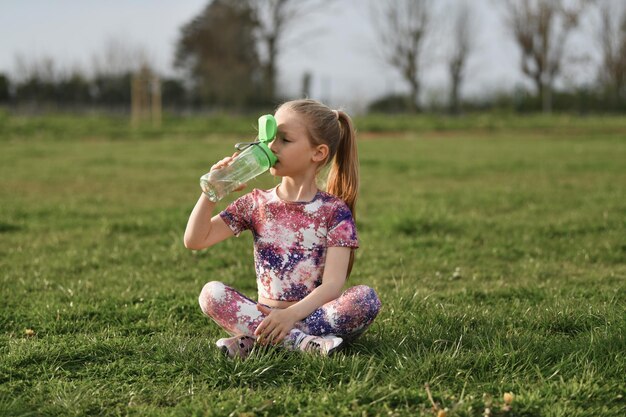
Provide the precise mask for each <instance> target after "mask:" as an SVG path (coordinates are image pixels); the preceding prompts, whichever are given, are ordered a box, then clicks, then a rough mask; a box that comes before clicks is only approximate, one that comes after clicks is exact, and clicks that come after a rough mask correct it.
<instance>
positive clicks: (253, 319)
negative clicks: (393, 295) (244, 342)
mask: <svg viewBox="0 0 626 417" xmlns="http://www.w3.org/2000/svg"><path fill="white" fill-rule="evenodd" d="M199 302H200V308H201V309H202V312H204V314H206V315H207V316H209V317H210V318H212V319H213V320H214V321H215V322H216V323H217V324H218V325H219V326H220V327H221V328H222V329H224V330H226V331H227V332H228V333H230V334H231V335H233V336H240V335H245V336H250V337H253V338H254V337H255V336H254V331H255V330H256V328H257V327H258V325H259V324H261V322H262V321H263V319H264V318H265V315H264V314H263V313H261V312H260V311H258V310H257V308H256V305H257V303H256V301H253V300H251V299H250V298H248V297H246V296H245V295H243V294H241V293H240V292H239V291H237V290H235V289H233V288H231V287H228V286H226V285H224V284H223V283H221V282H218V281H211V282H209V283H207V284H206V285H205V286H204V288H202V292H201V293H200V297H199ZM379 309H380V300H379V299H378V295H377V294H376V292H375V291H374V290H373V289H371V288H370V287H367V286H365V285H357V286H355V287H351V288H348V289H347V290H346V291H344V293H343V294H341V296H339V298H337V299H335V300H333V301H330V302H328V303H326V304H324V305H323V306H321V307H320V308H318V309H317V310H315V311H314V312H313V313H311V314H310V315H308V316H307V317H305V318H304V319H303V320H302V321H298V322H296V325H295V328H294V329H293V330H291V332H290V333H289V335H287V337H285V340H284V345H285V346H286V347H288V348H293V346H294V344H295V343H296V341H297V340H301V338H302V337H303V336H306V335H314V336H322V335H327V334H334V335H336V336H340V337H342V338H344V339H346V340H353V339H355V338H356V337H358V336H359V335H360V334H361V333H363V332H364V331H365V330H366V329H367V327H369V325H370V324H372V322H373V321H374V318H375V317H376V315H377V314H378V311H379Z"/></svg>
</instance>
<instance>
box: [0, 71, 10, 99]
mask: <svg viewBox="0 0 626 417" xmlns="http://www.w3.org/2000/svg"><path fill="white" fill-rule="evenodd" d="M10 86H11V83H10V81H9V76H8V75H6V74H2V73H0V103H7V102H8V101H9V99H10V98H11V91H10Z"/></svg>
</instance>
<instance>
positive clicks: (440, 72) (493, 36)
mask: <svg viewBox="0 0 626 417" xmlns="http://www.w3.org/2000/svg"><path fill="white" fill-rule="evenodd" d="M461 1H462V0H438V1H437V2H436V3H437V5H438V6H439V10H438V11H437V17H438V18H439V19H442V18H445V17H450V16H452V15H453V14H454V11H455V9H456V8H457V6H458V4H459V3H460V2H461ZM470 3H471V4H472V7H473V10H474V12H475V14H476V19H477V25H476V27H477V31H476V32H477V33H476V49H475V51H474V54H473V55H472V57H471V58H470V62H469V68H468V74H467V83H466V84H465V87H464V89H463V93H464V94H465V95H472V96H474V95H481V94H484V93H488V92H492V91H494V90H498V89H508V90H511V89H513V88H514V87H515V86H517V85H530V84H528V83H527V82H526V81H525V80H524V78H523V77H522V76H521V74H520V71H519V52H518V49H517V48H516V46H515V44H514V43H513V42H512V40H511V37H510V35H509V33H508V32H507V30H506V28H505V27H504V23H503V19H502V11H501V10H500V9H497V8H495V6H497V5H498V4H499V3H500V2H499V1H494V0H472V1H471V2H470ZM206 4H207V0H176V1H172V0H108V1H98V2H96V1H88V0H82V1H78V0H55V1H50V0H2V5H1V6H0V72H8V73H9V74H13V73H14V72H15V68H16V65H15V57H16V55H18V54H19V55H21V56H23V57H25V58H26V59H32V58H41V57H44V56H49V57H52V58H54V60H55V62H56V63H57V65H58V66H59V67H61V68H70V67H76V66H78V67H81V68H83V69H85V70H87V71H88V70H89V69H90V68H91V65H92V62H93V56H94V55H97V54H98V52H99V51H101V50H102V49H103V47H104V46H105V45H106V44H107V42H108V41H110V40H115V41H117V42H125V43H127V44H128V45H130V46H132V47H137V46H139V47H141V48H143V49H145V50H146V51H147V52H148V54H149V56H150V58H151V60H152V62H153V63H154V64H155V65H156V66H157V68H158V69H159V70H160V71H161V72H163V73H166V74H174V70H173V68H172V60H173V55H174V49H175V45H176V41H177V39H178V36H179V31H180V27H181V26H182V25H184V24H185V23H186V22H188V21H189V20H190V19H191V18H192V17H194V16H195V15H197V14H198V13H199V12H200V11H201V10H202V9H203V8H204V7H205V5H206ZM440 21H441V20H440ZM439 26H440V27H439V28H438V29H437V32H438V33H439V35H438V36H440V39H441V38H443V39H444V41H443V43H445V38H446V31H445V29H444V28H443V27H442V26H441V24H440V25H439ZM584 30H585V31H584V32H582V33H580V34H579V35H577V37H576V38H574V39H572V40H571V42H570V43H571V46H572V50H573V51H581V50H584V51H586V52H585V53H587V52H588V53H589V54H590V55H591V57H592V58H593V55H594V42H593V36H592V35H591V33H592V31H591V30H589V28H585V29H584ZM303 33H304V34H303ZM448 39H449V37H448ZM443 43H442V41H441V40H440V41H439V42H438V43H437V42H435V41H434V40H433V41H432V42H430V44H429V46H428V48H427V50H426V54H425V55H424V76H423V89H424V96H427V97H434V96H437V95H439V96H445V94H446V93H445V92H446V91H447V85H448V83H447V76H446V72H445V65H444V59H445V48H444V46H443ZM376 45H377V39H376V35H375V30H374V26H373V24H372V17H371V7H370V1H368V0H336V2H335V5H334V6H333V7H332V8H331V9H329V10H324V11H320V12H319V13H317V14H314V15H312V16H310V17H308V18H306V19H303V20H300V21H298V22H297V25H296V26H294V28H293V30H292V32H291V34H290V36H289V39H288V43H287V46H288V49H286V50H285V53H284V54H283V55H282V56H281V57H280V59H279V70H280V86H281V88H282V90H283V91H284V92H286V93H287V94H291V95H297V94H298V93H299V91H300V83H301V81H300V80H301V79H302V75H303V73H304V72H306V71H309V72H310V73H311V74H312V76H313V78H312V92H311V95H312V96H313V97H314V98H318V99H323V100H326V101H327V102H329V104H332V105H335V106H343V107H346V108H348V109H354V110H358V109H359V108H362V107H363V106H364V105H365V104H366V103H367V102H368V101H370V100H372V99H373V98H376V97H379V96H381V95H383V94H385V93H388V92H405V91H407V87H406V85H405V84H404V83H403V82H402V80H401V78H400V77H399V76H398V75H397V74H396V73H395V71H394V70H393V69H392V68H390V67H389V66H387V65H385V64H384V63H383V62H382V60H381V59H380V57H379V56H377V53H376ZM594 73H595V68H594V66H593V65H592V64H587V65H582V66H580V67H576V68H574V67H573V66H572V68H571V70H570V71H568V77H569V79H572V80H574V81H576V82H580V81H589V80H591V79H592V78H593V74H594Z"/></svg>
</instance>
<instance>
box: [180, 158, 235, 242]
mask: <svg viewBox="0 0 626 417" xmlns="http://www.w3.org/2000/svg"><path fill="white" fill-rule="evenodd" d="M235 156H237V152H235V153H234V154H233V156H230V157H226V158H224V159H222V160H221V161H219V162H217V163H216V164H215V165H213V166H212V167H211V171H213V170H214V169H220V168H223V167H225V166H227V165H228V164H229V163H230V162H231V161H232V159H233V158H234V157H235ZM245 186H246V185H245V184H242V185H241V186H239V187H237V188H236V189H235V191H240V190H243V189H244V188H245ZM214 208H215V203H213V202H211V201H210V200H209V199H208V198H207V197H206V196H205V195H204V194H201V195H200V198H199V199H198V202H197V203H196V206H195V207H194V208H193V210H192V212H191V215H190V216H189V220H188V221H187V228H186V229H185V236H184V238H183V242H184V243H185V247H186V248H187V249H195V250H200V249H204V248H208V247H210V246H213V245H215V244H216V243H218V242H221V241H222V240H224V239H226V238H229V237H231V236H233V235H234V233H233V231H232V230H230V228H229V227H228V226H227V225H226V223H224V220H222V218H221V217H220V216H219V215H215V216H213V217H211V214H212V213H213V209H214ZM209 219H210V221H209Z"/></svg>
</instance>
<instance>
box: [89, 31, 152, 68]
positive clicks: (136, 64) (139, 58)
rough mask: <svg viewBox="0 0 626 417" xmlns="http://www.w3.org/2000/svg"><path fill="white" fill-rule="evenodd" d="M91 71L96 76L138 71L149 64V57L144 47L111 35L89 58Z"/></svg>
mask: <svg viewBox="0 0 626 417" xmlns="http://www.w3.org/2000/svg"><path fill="white" fill-rule="evenodd" d="M91 61H92V69H93V73H94V75H96V76H103V75H106V76H112V75H121V74H125V73H129V72H134V71H139V69H140V68H141V67H143V66H146V65H147V66H152V65H150V61H151V59H150V57H149V54H148V52H147V51H146V49H145V48H143V47H142V46H139V45H133V44H131V43H129V41H128V40H127V39H122V38H119V37H111V38H109V39H107V40H106V41H105V42H104V45H103V47H102V49H101V50H100V51H99V52H98V53H97V54H94V55H93V56H92V58H91Z"/></svg>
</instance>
